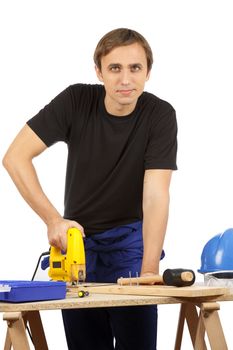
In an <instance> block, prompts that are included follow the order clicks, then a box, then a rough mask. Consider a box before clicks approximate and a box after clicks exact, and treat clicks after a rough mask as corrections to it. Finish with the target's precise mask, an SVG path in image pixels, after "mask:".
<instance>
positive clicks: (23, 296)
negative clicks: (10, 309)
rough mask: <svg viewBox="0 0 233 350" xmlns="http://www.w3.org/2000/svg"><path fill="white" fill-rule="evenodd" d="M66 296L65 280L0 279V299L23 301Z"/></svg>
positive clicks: (14, 301) (15, 301)
mask: <svg viewBox="0 0 233 350" xmlns="http://www.w3.org/2000/svg"><path fill="white" fill-rule="evenodd" d="M65 296H66V283H65V282H55V281H0V301H5V302H11V303H21V302H27V301H41V300H55V299H64V298H65Z"/></svg>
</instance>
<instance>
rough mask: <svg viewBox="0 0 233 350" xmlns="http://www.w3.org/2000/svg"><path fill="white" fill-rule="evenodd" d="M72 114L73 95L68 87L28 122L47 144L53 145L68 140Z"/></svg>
mask: <svg viewBox="0 0 233 350" xmlns="http://www.w3.org/2000/svg"><path fill="white" fill-rule="evenodd" d="M72 114H73V107H72V95H71V91H70V87H68V88H67V89H65V90H64V91H62V92H61V93H60V94H59V95H57V96H56V97H55V98H54V99H53V100H52V101H51V102H50V103H49V104H47V105H46V106H45V107H44V108H43V109H41V110H40V111H39V113H38V114H36V115H35V116H34V117H33V118H31V119H30V120H28V121H27V124H28V126H29V127H30V128H31V129H32V130H33V131H34V132H35V133H36V134H37V135H38V136H39V137H40V139H41V140H42V141H43V142H44V143H45V144H46V145H47V146H51V145H52V144H54V143H56V142H58V141H64V142H68V139H69V134H70V129H71V124H72Z"/></svg>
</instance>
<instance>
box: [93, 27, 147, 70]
mask: <svg viewBox="0 0 233 350" xmlns="http://www.w3.org/2000/svg"><path fill="white" fill-rule="evenodd" d="M134 43H138V44H140V45H141V46H142V47H143V49H144V50H145V54H146V59H147V70H148V72H149V71H150V70H151V68H152V64H153V53H152V50H151V47H150V45H149V44H148V42H147V40H146V39H145V38H144V37H143V36H142V35H141V34H140V33H138V32H136V31H135V30H132V29H128V28H117V29H114V30H112V31H110V32H108V33H107V34H105V35H104V36H103V37H102V38H101V39H100V41H99V42H98V44H97V46H96V49H95V52H94V62H95V64H96V66H97V68H99V69H100V70H101V59H102V57H103V56H106V55H107V54H108V53H109V52H110V51H112V50H113V49H115V48H116V47H119V46H127V45H131V44H134Z"/></svg>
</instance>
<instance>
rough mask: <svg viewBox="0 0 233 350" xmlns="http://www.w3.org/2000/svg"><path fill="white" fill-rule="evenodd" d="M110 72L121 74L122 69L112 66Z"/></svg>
mask: <svg viewBox="0 0 233 350" xmlns="http://www.w3.org/2000/svg"><path fill="white" fill-rule="evenodd" d="M110 71H111V72H119V71H120V67H119V66H112V67H110Z"/></svg>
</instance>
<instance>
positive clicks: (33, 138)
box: [3, 125, 84, 250]
mask: <svg viewBox="0 0 233 350" xmlns="http://www.w3.org/2000/svg"><path fill="white" fill-rule="evenodd" d="M46 148H47V146H46V145H45V143H44V142H43V141H42V140H41V139H40V138H39V137H38V136H37V135H36V134H35V133H34V131H33V130H32V129H31V128H30V127H29V126H28V125H25V126H24V127H23V128H22V130H21V131H20V132H19V134H18V135H17V136H16V138H15V139H14V141H13V142H12V144H11V145H10V147H9V149H8V150H7V152H6V154H5V156H4V158H3V165H4V167H5V168H6V170H7V171H8V173H9V175H10V176H11V178H12V180H13V182H14V183H15V185H16V187H17V189H18V190H19V192H20V193H21V195H22V196H23V198H24V199H25V201H26V202H27V203H28V204H29V205H30V207H31V208H32V209H33V210H34V211H35V212H36V213H37V214H38V215H39V216H40V217H41V219H42V220H43V221H44V222H45V224H46V225H47V230H48V240H49V243H50V244H51V245H54V246H57V247H59V248H61V249H63V250H65V249H66V232H67V230H68V229H69V228H70V227H77V228H78V229H79V230H80V231H81V232H82V233H83V235H84V230H83V227H82V226H81V225H79V224H78V223H77V222H76V221H72V220H66V219H64V218H63V217H62V216H61V215H60V213H59V212H58V211H57V209H56V208H55V207H54V206H53V205H52V203H51V202H50V200H49V199H48V197H47V196H46V194H45V193H44V191H43V189H42V187H41V185H40V182H39V179H38V176H37V173H36V170H35V168H34V165H33V158H35V157H36V156H38V155H39V154H41V153H42V152H43V151H44V150H45V149H46Z"/></svg>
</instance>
